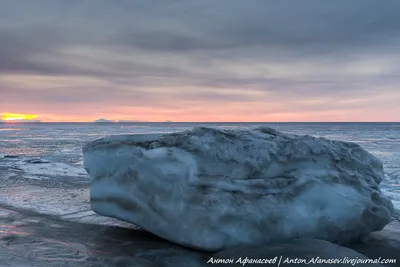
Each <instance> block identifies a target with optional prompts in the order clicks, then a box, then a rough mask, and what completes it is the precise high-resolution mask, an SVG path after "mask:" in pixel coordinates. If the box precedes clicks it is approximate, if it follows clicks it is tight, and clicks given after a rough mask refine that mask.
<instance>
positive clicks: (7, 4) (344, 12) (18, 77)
mask: <svg viewBox="0 0 400 267" xmlns="http://www.w3.org/2000/svg"><path fill="white" fill-rule="evenodd" d="M0 6H1V8H0V114H1V113H25V114H37V115H39V118H40V120H41V121H93V120H96V119H99V118H106V119H111V120H142V121H166V120H172V121H200V122H201V121H208V122H211V121H225V122H230V121H242V122H245V121H249V122H252V121H263V122H264V121H265V122H268V121H271V122H276V121H289V122H291V121H292V122H295V121H296V122H297V121H309V122H311V121H400V88H399V86H400V26H399V25H400V16H399V15H398V14H399V10H400V1H398V0H385V1H380V0H374V1H371V0H352V1H348V0H335V1H320V0H291V1H289V0H279V1H273V0H245V1H244V0H201V1H199V0H162V1H161V0H157V1H156V0H113V1H106V0H85V1H81V0H68V1H64V0H0Z"/></svg>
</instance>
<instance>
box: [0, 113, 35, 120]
mask: <svg viewBox="0 0 400 267" xmlns="http://www.w3.org/2000/svg"><path fill="white" fill-rule="evenodd" d="M37 117H38V115H35V114H15V113H4V114H3V117H2V120H4V121H15V120H33V119H36V118H37Z"/></svg>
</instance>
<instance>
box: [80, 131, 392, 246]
mask: <svg viewBox="0 0 400 267" xmlns="http://www.w3.org/2000/svg"><path fill="white" fill-rule="evenodd" d="M83 153H84V166H85V169H86V170H87V171H88V173H89V174H90V177H91V179H92V185H91V192H90V201H91V207H92V209H93V211H95V212H96V213H98V214H100V215H104V216H109V217H114V218H117V219H120V220H123V221H126V222H131V223H133V224H135V225H137V226H139V227H141V228H143V229H145V230H147V231H149V232H151V233H153V234H155V235H158V236H160V237H162V238H165V239H167V240H170V241H172V242H175V243H178V244H181V245H185V246H188V247H192V248H198V249H203V250H209V251H216V250H220V249H223V248H226V247H229V246H234V245H257V244H265V243H268V242H273V241H285V240H289V239H293V238H319V239H324V240H327V241H330V242H334V243H338V244H345V243H349V242H352V241H356V240H360V239H361V238H363V237H365V236H367V235H368V234H369V233H371V232H373V231H378V230H381V229H382V228H383V227H384V226H385V225H386V224H388V223H389V222H390V220H391V217H392V213H393V205H392V203H391V201H390V200H389V199H388V198H387V197H386V196H384V195H383V193H382V191H381V190H380V188H379V183H380V182H381V181H382V179H383V177H384V172H383V167H382V163H381V161H380V160H378V159H377V158H376V157H374V156H372V155H371V154H370V153H368V152H367V151H366V150H364V149H363V148H362V147H360V146H359V145H358V144H355V143H350V142H342V141H333V140H327V139H324V138H316V137H312V136H307V135H306V136H298V135H289V134H284V133H281V132H278V131H276V130H274V129H271V128H266V127H261V128H257V129H254V130H219V129H214V128H204V127H200V128H194V129H192V130H190V131H184V132H178V133H171V134H164V135H160V134H158V135H154V134H152V135H150V134H149V135H119V136H109V137H105V138H102V139H99V140H96V141H93V142H90V143H88V144H87V145H85V146H84V148H83Z"/></svg>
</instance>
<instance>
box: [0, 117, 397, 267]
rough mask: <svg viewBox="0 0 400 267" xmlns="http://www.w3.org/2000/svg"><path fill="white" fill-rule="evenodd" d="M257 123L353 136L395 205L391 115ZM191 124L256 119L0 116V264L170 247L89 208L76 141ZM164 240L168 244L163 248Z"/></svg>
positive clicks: (75, 261)
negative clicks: (369, 120)
mask: <svg viewBox="0 0 400 267" xmlns="http://www.w3.org/2000/svg"><path fill="white" fill-rule="evenodd" d="M264 125H266V126H269V127H273V128H275V129H277V130H279V131H283V132H288V133H294V134H309V135H314V136H321V137H325V138H329V139H337V140H343V141H351V142H356V143H358V144H360V145H361V146H363V147H364V148H365V149H367V150H368V151H369V152H370V153H372V154H373V155H375V156H377V157H378V158H380V159H381V160H382V162H383V164H384V168H385V180H384V181H383V182H382V184H381V188H382V190H383V191H385V193H386V194H387V195H388V196H390V197H391V198H392V201H393V203H394V205H395V206H396V208H397V209H399V208H400V124H399V123H398V124H264ZM193 126H212V127H216V126H218V127H221V128H232V127H235V128H253V127H258V126H260V124H258V125H256V124H225V125H215V124H208V125H207V124H203V125H200V124H197V125H191V124H126V125H118V124H112V125H95V124H13V125H11V124H0V140H1V141H0V183H1V186H0V237H5V238H3V239H2V241H1V242H0V243H1V245H0V262H2V265H1V266H13V267H18V266H24V267H25V266H33V265H20V264H27V260H29V259H31V260H32V259H35V260H34V261H35V262H37V263H38V264H37V265H36V266H116V265H115V264H113V265H110V259H109V258H110V257H111V258H112V257H114V258H115V257H117V256H124V255H125V256H127V255H128V254H129V256H133V255H136V254H137V255H142V256H146V255H151V254H152V253H164V254H167V255H175V254H176V253H177V252H176V251H175V250H174V249H175V247H174V246H172V245H171V244H169V243H166V242H162V241H160V240H159V239H156V238H154V237H153V236H151V235H148V234H145V233H143V232H138V231H136V230H134V229H136V228H135V227H134V226H133V225H130V224H126V223H123V222H119V221H117V220H114V219H111V218H106V217H102V216H98V215H96V214H94V213H93V212H92V211H91V209H90V204H89V185H90V180H89V177H88V175H87V173H86V171H85V170H84V169H83V167H82V154H81V147H82V145H83V144H84V143H85V142H87V141H90V140H93V139H97V138H99V137H102V136H106V135H114V134H134V133H165V132H174V131H181V130H185V129H190V128H192V127H193ZM1 207H3V209H2V208H1ZM19 209H23V210H24V212H22V213H21V212H18V211H17V210H19ZM13 210H14V211H13ZM35 212H38V213H40V214H47V215H51V216H53V217H49V216H44V215H39V214H36V213H35ZM82 223H85V224H82ZM110 226H120V227H123V228H115V227H110ZM57 235H59V236H57ZM13 236H14V237H15V238H14V237H13ZM135 240H136V241H135ZM155 240H157V242H156V241H155ZM108 243H109V244H108ZM172 247H174V249H172V250H173V251H175V252H173V251H167V250H168V249H171V248H172ZM128 248H129V249H128ZM180 249H181V248H180ZM178 250H179V249H178ZM179 251H180V250H179ZM124 253H125V254H124ZM174 253H175V254H174ZM182 253H183V252H182V251H180V252H179V253H178V254H182ZM185 253H186V252H185ZM185 253H184V254H185ZM185 255H189V256H188V261H193V262H196V260H195V259H192V258H191V257H192V256H193V255H197V254H191V253H189V254H185ZM171 257H172V256H171ZM176 257H178V256H176ZM193 257H194V256H193ZM196 257H197V256H196ZM50 258H51V259H50ZM100 258H101V259H100ZM189 259H190V260H189ZM172 261H173V259H172ZM122 262H123V260H122ZM3 263H4V264H3ZM45 263H46V264H45ZM61 263H62V264H64V265H62V264H61ZM7 264H8V265H7ZM57 264H58V265H57ZM96 264H97V265H96ZM118 264H119V263H118ZM118 264H117V265H118ZM121 264H122V265H120V266H124V265H123V263H121ZM126 264H127V265H126V266H130V265H129V264H128V263H126ZM171 266H174V265H171ZM188 266H189V265H188ZM194 266H195V265H194Z"/></svg>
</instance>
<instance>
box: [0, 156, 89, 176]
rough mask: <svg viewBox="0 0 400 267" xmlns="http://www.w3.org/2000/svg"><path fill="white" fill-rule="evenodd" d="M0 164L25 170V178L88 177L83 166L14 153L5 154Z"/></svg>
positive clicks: (16, 169) (16, 170)
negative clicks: (14, 154)
mask: <svg viewBox="0 0 400 267" xmlns="http://www.w3.org/2000/svg"><path fill="white" fill-rule="evenodd" d="M0 158H1V159H2V162H0V166H4V167H7V168H10V169H11V170H13V171H15V172H23V173H24V176H23V177H24V178H30V179H42V178H46V177H49V176H59V177H60V176H61V177H62V176H64V177H66V176H69V177H87V176H88V175H87V173H86V171H85V170H84V169H83V168H82V167H76V166H71V165H68V164H65V163H61V162H51V161H49V160H45V159H41V158H27V157H19V156H13V155H3V157H1V155H0Z"/></svg>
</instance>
